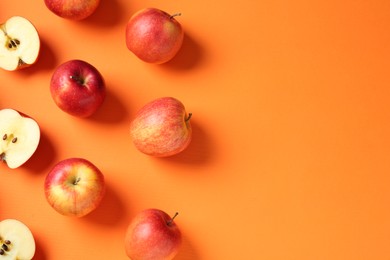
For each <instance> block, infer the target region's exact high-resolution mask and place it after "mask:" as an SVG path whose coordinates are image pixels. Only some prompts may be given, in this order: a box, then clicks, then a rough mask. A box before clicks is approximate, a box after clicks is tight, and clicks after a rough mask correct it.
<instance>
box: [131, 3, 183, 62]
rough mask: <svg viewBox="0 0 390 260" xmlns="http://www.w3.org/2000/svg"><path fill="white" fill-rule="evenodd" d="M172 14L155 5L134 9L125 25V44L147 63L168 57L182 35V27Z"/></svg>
mask: <svg viewBox="0 0 390 260" xmlns="http://www.w3.org/2000/svg"><path fill="white" fill-rule="evenodd" d="M177 15H178V14H177ZM175 16H176V15H170V14H168V13H166V12H164V11H162V10H159V9H156V8H146V9H142V10H140V11H138V12H137V13H135V14H134V15H133V16H132V17H131V18H130V19H129V21H128V23H127V26H126V46H127V48H128V49H129V50H130V51H131V52H133V53H134V54H135V55H136V56H137V57H138V58H140V59H141V60H143V61H145V62H147V63H154V64H161V63H165V62H168V61H169V60H171V59H172V58H173V57H174V56H175V55H176V54H177V52H178V51H179V50H180V48H181V46H182V43H183V38H184V31H183V28H182V26H181V24H180V23H179V22H178V21H177V20H176V19H175V18H174V17H175Z"/></svg>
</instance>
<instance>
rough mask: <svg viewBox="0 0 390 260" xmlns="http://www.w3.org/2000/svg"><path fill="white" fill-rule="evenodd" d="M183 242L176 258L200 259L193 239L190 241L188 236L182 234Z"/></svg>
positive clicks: (178, 259) (182, 259) (183, 259)
mask: <svg viewBox="0 0 390 260" xmlns="http://www.w3.org/2000/svg"><path fill="white" fill-rule="evenodd" d="M182 235H183V237H182V239H183V240H182V244H181V247H180V250H179V252H178V253H177V255H176V257H175V260H188V259H191V260H199V259H200V256H199V255H198V253H197V252H196V250H195V248H194V247H193V245H192V243H191V241H189V239H188V237H187V236H185V235H184V234H182Z"/></svg>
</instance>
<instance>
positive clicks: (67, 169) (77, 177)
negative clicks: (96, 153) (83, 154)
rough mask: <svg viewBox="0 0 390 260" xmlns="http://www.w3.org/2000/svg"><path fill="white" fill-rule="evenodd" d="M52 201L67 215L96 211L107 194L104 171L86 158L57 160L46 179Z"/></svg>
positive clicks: (58, 210)
mask: <svg viewBox="0 0 390 260" xmlns="http://www.w3.org/2000/svg"><path fill="white" fill-rule="evenodd" d="M44 188H45V196H46V199H47V201H48V202H49V204H50V205H51V206H52V207H53V208H54V209H55V210H56V211H57V212H58V213H60V214H62V215H65V216H74V217H83V216H85V215H87V214H89V213H90V212H92V211H93V210H95V209H96V208H97V207H98V206H99V204H100V202H101V201H102V199H103V197H104V194H105V182H104V176H103V174H102V172H101V171H100V170H99V169H98V168H97V167H96V166H95V165H94V164H92V163H91V162H90V161H88V160H86V159H83V158H68V159H65V160H62V161H60V162H59V163H57V164H56V165H55V166H54V167H53V169H52V170H51V171H50V172H49V174H48V175H47V176H46V179H45V184H44Z"/></svg>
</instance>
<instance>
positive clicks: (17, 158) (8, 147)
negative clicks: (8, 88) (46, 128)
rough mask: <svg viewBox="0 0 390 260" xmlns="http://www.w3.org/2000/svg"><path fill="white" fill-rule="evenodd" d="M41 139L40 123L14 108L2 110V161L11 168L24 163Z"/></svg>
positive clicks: (0, 118) (0, 141) (0, 132)
mask: <svg viewBox="0 0 390 260" xmlns="http://www.w3.org/2000/svg"><path fill="white" fill-rule="evenodd" d="M39 140H40V129H39V126H38V123H37V122H36V121H35V120H34V119H32V118H29V117H25V116H22V115H21V114H20V113H19V112H18V111H16V110H13V109H9V108H7V109H2V110H0V161H4V162H6V163H7V165H8V167H9V168H11V169H14V168H17V167H19V166H21V165H22V164H24V163H25V162H26V161H27V160H28V159H29V158H30V157H31V156H32V155H33V154H34V152H35V150H36V149H37V147H38V144H39Z"/></svg>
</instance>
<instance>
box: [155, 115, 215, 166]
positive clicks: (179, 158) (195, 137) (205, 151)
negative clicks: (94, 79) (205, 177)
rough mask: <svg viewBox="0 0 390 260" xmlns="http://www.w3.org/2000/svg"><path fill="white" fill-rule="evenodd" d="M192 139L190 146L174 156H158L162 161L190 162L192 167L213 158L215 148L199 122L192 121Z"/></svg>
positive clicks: (203, 163)
mask: <svg viewBox="0 0 390 260" xmlns="http://www.w3.org/2000/svg"><path fill="white" fill-rule="evenodd" d="M191 127H192V139H191V143H190V144H189V145H188V147H187V148H186V149H185V150H184V151H182V152H180V153H178V154H176V155H173V156H169V157H161V158H156V159H159V160H161V161H164V162H165V161H167V162H174V163H182V164H188V165H190V166H191V167H194V166H201V165H205V164H207V163H208V162H210V161H212V160H213V157H214V155H215V149H213V145H212V141H211V140H210V137H209V136H208V134H207V132H206V131H205V130H204V129H203V128H202V126H200V125H199V124H197V123H196V122H195V121H194V120H192V121H191Z"/></svg>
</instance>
